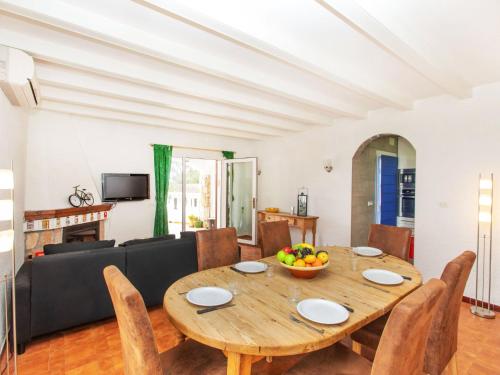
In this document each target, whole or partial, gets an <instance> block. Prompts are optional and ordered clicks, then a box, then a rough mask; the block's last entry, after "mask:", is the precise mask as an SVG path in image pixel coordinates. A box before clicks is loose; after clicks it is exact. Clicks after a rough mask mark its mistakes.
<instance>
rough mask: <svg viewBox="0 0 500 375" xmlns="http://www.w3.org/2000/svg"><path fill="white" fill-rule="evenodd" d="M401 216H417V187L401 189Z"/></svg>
mask: <svg viewBox="0 0 500 375" xmlns="http://www.w3.org/2000/svg"><path fill="white" fill-rule="evenodd" d="M399 216H401V217H408V218H414V217H415V189H401V193H400V197H399Z"/></svg>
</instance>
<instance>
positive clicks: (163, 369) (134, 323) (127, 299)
mask: <svg viewBox="0 0 500 375" xmlns="http://www.w3.org/2000/svg"><path fill="white" fill-rule="evenodd" d="M103 273H104V279H105V280H106V285H107V286H108V290H109V294H110V295H111V301H112V302H113V307H114V309H115V313H116V319H117V320H118V328H119V331H120V339H121V344H122V345H121V346H122V355H123V362H124V372H125V375H144V374H148V375H160V374H172V375H181V374H183V375H201V374H216V375H219V374H226V368H227V365H226V358H225V357H224V355H223V354H222V352H221V351H220V350H217V349H213V348H210V347H208V346H205V345H202V344H199V343H197V342H196V341H194V340H187V341H184V342H182V343H181V344H179V345H178V346H176V347H174V348H172V349H170V350H168V351H166V352H163V353H159V352H158V348H157V346H156V340H155V337H154V333H153V328H152V326H151V321H150V320H149V316H148V312H147V310H146V306H145V304H144V300H143V299H142V296H141V295H140V293H139V292H138V291H137V289H136V288H135V287H134V286H133V285H132V284H131V283H130V281H129V280H128V279H127V278H126V277H125V276H124V275H123V274H122V273H121V272H120V270H119V269H118V268H117V267H115V266H108V267H106V268H105V269H104V271H103Z"/></svg>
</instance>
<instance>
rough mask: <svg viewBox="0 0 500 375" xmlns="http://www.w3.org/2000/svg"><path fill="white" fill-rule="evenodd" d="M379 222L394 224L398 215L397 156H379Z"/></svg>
mask: <svg viewBox="0 0 500 375" xmlns="http://www.w3.org/2000/svg"><path fill="white" fill-rule="evenodd" d="M379 173H380V174H379V183H380V224H385V225H394V226H395V225H396V219H397V215H398V158H397V157H395V156H387V155H381V156H380V170H379Z"/></svg>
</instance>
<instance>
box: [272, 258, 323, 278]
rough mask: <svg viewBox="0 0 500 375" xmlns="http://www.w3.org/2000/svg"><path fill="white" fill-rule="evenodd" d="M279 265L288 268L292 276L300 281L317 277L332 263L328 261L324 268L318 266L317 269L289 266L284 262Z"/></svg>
mask: <svg viewBox="0 0 500 375" xmlns="http://www.w3.org/2000/svg"><path fill="white" fill-rule="evenodd" d="M278 263H279V264H280V265H281V266H282V267H285V268H287V269H288V270H289V271H290V273H291V274H292V276H294V277H297V278H299V279H312V278H314V277H316V275H317V274H318V273H320V272H321V270H322V269H325V268H326V267H328V265H329V264H330V262H329V261H328V262H326V263H325V264H323V265H322V266H317V267H296V266H289V265H287V264H285V263H282V262H278Z"/></svg>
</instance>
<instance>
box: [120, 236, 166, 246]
mask: <svg viewBox="0 0 500 375" xmlns="http://www.w3.org/2000/svg"><path fill="white" fill-rule="evenodd" d="M166 240H175V234H167V235H165V236H161V237H152V238H138V239H135V240H129V241H125V242H123V243H121V244H120V245H118V246H131V245H142V244H148V243H152V242H158V241H166Z"/></svg>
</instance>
